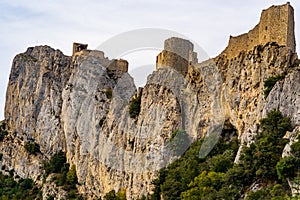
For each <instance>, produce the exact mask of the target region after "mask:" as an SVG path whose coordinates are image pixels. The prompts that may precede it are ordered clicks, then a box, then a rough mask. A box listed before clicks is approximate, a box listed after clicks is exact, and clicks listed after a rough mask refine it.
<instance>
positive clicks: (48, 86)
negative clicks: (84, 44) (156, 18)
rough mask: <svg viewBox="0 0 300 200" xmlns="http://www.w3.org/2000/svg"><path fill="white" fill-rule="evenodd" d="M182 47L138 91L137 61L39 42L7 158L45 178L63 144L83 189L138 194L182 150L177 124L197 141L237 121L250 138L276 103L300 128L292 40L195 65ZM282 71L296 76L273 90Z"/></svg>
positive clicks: (15, 82) (95, 193) (18, 96)
mask: <svg viewBox="0 0 300 200" xmlns="http://www.w3.org/2000/svg"><path fill="white" fill-rule="evenodd" d="M176 40H177V39H176ZM168 41H169V42H171V41H173V40H168ZM180 41H181V40H180ZM182 41H183V42H184V43H183V46H184V44H186V45H187V49H188V52H190V53H192V54H189V53H188V54H186V55H187V56H189V55H192V56H195V54H193V52H192V50H191V49H192V44H190V43H186V41H184V40H182ZM170 44H172V45H173V43H170ZM172 45H170V48H173V46H172ZM190 50H191V51H190ZM184 52H185V53H186V51H184ZM169 53H170V52H169ZM169 53H166V52H165V55H169ZM171 53H172V52H171ZM170 55H171V54H170ZM172 56H178V55H175V54H174V52H173V53H172V55H171V56H169V57H168V63H172V66H169V67H168V66H164V67H158V68H157V71H155V72H153V73H152V74H151V75H150V76H149V77H148V79H147V83H146V85H145V87H144V88H143V89H142V90H137V89H136V87H135V85H134V81H133V79H132V78H131V77H130V76H129V75H128V73H127V69H128V63H127V61H124V60H119V61H118V60H108V59H107V58H105V57H104V53H103V52H100V51H91V50H87V49H82V50H80V51H76V52H75V53H74V54H73V56H72V57H69V56H65V55H63V53H62V52H60V51H59V50H54V49H52V48H50V47H48V46H38V47H34V48H28V50H27V51H26V52H25V53H22V54H19V55H17V56H16V57H15V59H14V61H13V65H12V69H11V74H10V79H9V84H8V88H7V99H6V106H5V122H6V123H7V127H8V130H9V135H8V136H7V137H5V139H4V141H3V142H0V151H1V152H2V153H3V159H2V161H0V166H1V167H2V166H4V165H5V167H6V170H10V169H14V170H15V172H16V173H17V174H18V175H19V176H20V177H22V178H26V177H31V178H33V179H34V180H36V181H37V182H39V183H41V180H42V174H43V172H42V171H43V167H42V166H43V165H42V163H43V160H47V159H49V158H50V157H51V156H52V155H53V154H54V153H55V152H58V151H59V150H63V151H65V152H66V155H67V159H68V162H69V163H70V164H71V165H73V164H74V165H76V170H77V176H78V181H79V183H80V184H81V185H80V187H79V190H80V192H81V193H83V194H85V195H86V196H87V197H89V198H91V199H92V198H96V197H100V196H102V197H103V196H104V195H105V194H106V193H107V192H109V191H111V190H112V189H115V190H116V191H119V190H122V189H126V194H127V197H128V199H136V198H137V197H138V196H141V195H142V194H147V193H148V192H150V191H151V189H152V185H151V181H152V180H153V179H154V178H155V176H156V174H155V172H156V171H157V170H158V169H159V168H160V167H162V166H165V165H167V164H168V163H170V162H172V160H173V159H174V158H176V156H174V155H172V154H171V153H170V151H169V149H168V145H169V144H170V138H171V137H172V133H174V132H175V131H178V130H185V132H186V133H187V135H188V136H189V138H190V139H191V140H196V139H198V138H201V137H203V136H205V135H206V134H207V133H209V130H210V129H209V128H210V126H218V125H219V123H221V122H224V121H225V120H227V121H228V122H230V123H231V124H232V125H233V126H234V127H235V128H236V129H237V130H238V132H239V136H240V139H241V140H242V142H241V143H242V144H243V143H244V142H246V143H250V142H252V138H253V136H254V135H255V134H257V131H258V130H257V129H258V127H257V124H258V122H259V120H260V119H261V118H262V117H263V116H264V115H265V114H266V113H268V112H269V111H270V110H271V109H273V108H278V109H279V110H280V111H281V112H282V113H283V114H284V115H286V116H289V117H291V119H292V122H293V123H294V124H295V125H296V128H297V126H298V129H299V120H300V109H299V105H300V99H299V92H300V91H299V88H300V72H299V61H298V60H297V55H296V54H295V53H294V51H293V50H292V49H291V48H290V47H289V46H279V45H277V44H276V43H267V44H264V45H258V46H254V47H253V48H251V49H249V51H241V52H237V55H236V56H234V57H231V56H227V55H225V54H221V55H220V56H218V57H216V58H214V59H211V60H209V61H206V62H203V63H200V64H196V63H193V65H190V64H189V63H188V62H187V59H183V60H184V62H183V61H182V60H178V61H176V60H174V59H173V60H172ZM194 60H195V59H194ZM181 61H182V62H181ZM181 64H184V66H185V67H186V68H184V69H185V70H184V73H182V70H181V68H179V66H181ZM281 74H287V75H286V76H285V78H284V79H283V80H281V81H279V82H277V83H276V85H275V86H274V88H273V89H272V91H271V92H270V94H269V95H268V97H267V99H265V98H264V81H265V80H266V79H267V78H269V77H271V76H277V75H281ZM140 95H141V104H140V113H139V115H138V116H137V117H136V118H131V117H130V115H129V112H128V110H129V107H130V104H131V102H132V101H133V100H134V99H135V98H137V97H138V96H140ZM298 129H295V130H298ZM294 132H295V131H294ZM27 140H34V141H35V142H36V143H38V144H39V145H40V150H41V154H37V155H29V154H28V152H26V151H25V149H24V143H25V142H26V141H27ZM237 158H238V156H237ZM53 187H54V186H53V185H50V186H49V185H48V186H45V187H44V190H48V189H49V188H53ZM45 188H46V189H45ZM47 188H48V189H47ZM53 190H55V189H53Z"/></svg>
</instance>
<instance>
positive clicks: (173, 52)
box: [156, 37, 198, 75]
mask: <svg viewBox="0 0 300 200" xmlns="http://www.w3.org/2000/svg"><path fill="white" fill-rule="evenodd" d="M197 62H198V59H197V53H196V52H194V45H193V43H191V42H190V41H188V40H185V39H182V38H178V37H171V38H169V39H167V40H165V43H164V50H163V51H162V52H160V53H159V54H158V56H157V57H156V70H158V69H159V68H162V67H172V68H174V69H176V70H177V71H178V72H180V73H182V74H183V75H186V74H187V72H188V68H189V66H190V65H193V64H195V63H197Z"/></svg>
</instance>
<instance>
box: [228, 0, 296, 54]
mask: <svg viewBox="0 0 300 200" xmlns="http://www.w3.org/2000/svg"><path fill="white" fill-rule="evenodd" d="M268 42H276V43H277V44H279V45H283V46H287V47H288V48H289V49H290V50H291V51H292V52H295V49H296V42H295V32H294V9H293V7H292V6H291V5H290V3H289V2H287V3H286V4H284V5H279V6H271V7H270V8H268V9H266V10H263V11H262V14H261V17H260V21H259V24H258V25H256V26H255V27H254V28H253V29H252V30H250V31H249V32H248V33H245V34H242V35H239V36H235V37H233V36H230V39H229V44H228V46H227V47H226V49H225V50H224V51H223V52H222V54H224V55H226V56H227V57H228V58H229V59H230V58H233V57H235V56H237V55H238V54H239V53H240V52H241V51H250V50H252V49H253V48H254V47H255V46H256V45H259V44H261V45H265V44H266V43H268Z"/></svg>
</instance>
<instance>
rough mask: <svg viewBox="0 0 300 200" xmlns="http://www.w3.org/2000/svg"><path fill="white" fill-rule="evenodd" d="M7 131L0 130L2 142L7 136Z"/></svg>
mask: <svg viewBox="0 0 300 200" xmlns="http://www.w3.org/2000/svg"><path fill="white" fill-rule="evenodd" d="M7 134H8V133H7V131H5V130H0V142H2V141H3V139H4V138H5V136H6V135H7Z"/></svg>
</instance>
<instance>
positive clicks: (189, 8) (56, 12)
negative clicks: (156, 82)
mask: <svg viewBox="0 0 300 200" xmlns="http://www.w3.org/2000/svg"><path fill="white" fill-rule="evenodd" d="M290 2H291V5H292V6H293V7H294V9H295V21H296V41H297V44H298V41H299V38H297V36H298V35H299V33H300V1H299V0H291V1H290ZM284 3H286V1H281V0H264V1H262V0H251V1H241V0H227V1H225V0H209V1H208V0H185V1H183V0H173V1H168V2H167V1H162V0H126V1H125V0H109V1H108V0H106V1H104V0H77V1H74V0H73V1H71V0H42V1H41V0H40V1H37V0H28V1H24V0H23V1H21V0H0V55H1V59H0V119H2V118H3V110H4V103H5V93H6V87H7V83H8V77H9V72H10V67H11V63H12V59H13V57H14V56H15V55H16V54H18V53H21V52H24V51H26V49H27V47H30V46H36V45H50V46H51V47H53V48H55V49H60V50H62V51H63V52H64V53H65V54H67V55H71V51H72V43H73V42H75V41H76V42H81V43H87V44H89V49H94V48H97V47H98V46H99V45H100V44H101V43H103V42H105V41H106V40H108V39H109V38H111V37H112V36H115V35H118V34H120V33H122V32H126V31H131V30H134V29H141V28H161V29H168V30H172V31H175V32H178V33H180V34H182V35H185V36H187V37H188V38H190V39H192V40H193V41H195V42H197V44H198V45H199V46H201V47H202V48H203V49H204V50H205V51H206V53H207V54H208V55H209V56H210V57H214V56H216V55H218V54H219V53H220V52H221V51H222V50H223V49H224V48H225V47H226V45H227V43H228V39H229V35H239V34H241V33H244V32H248V31H249V30H250V29H252V28H253V27H254V26H255V25H256V24H257V23H258V21H259V17H260V13H261V11H262V9H266V8H268V7H270V6H271V5H274V4H275V5H280V4H284ZM298 22H299V23H298ZM162 45H163V44H162ZM299 50H300V48H299V46H297V52H299ZM156 53H157V52H152V53H151V52H150V53H149V52H146V54H145V55H148V56H154V58H150V59H151V60H153V62H154V61H155V55H156ZM137 55H140V54H137ZM129 57H130V56H129ZM129 57H128V58H129ZM133 57H134V56H133ZM130 61H132V62H130V63H129V64H130V65H133V66H134V65H136V64H137V63H134V62H135V61H134V59H131V60H130ZM137 62H138V61H137ZM145 64H147V63H145ZM139 65H140V63H139Z"/></svg>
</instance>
